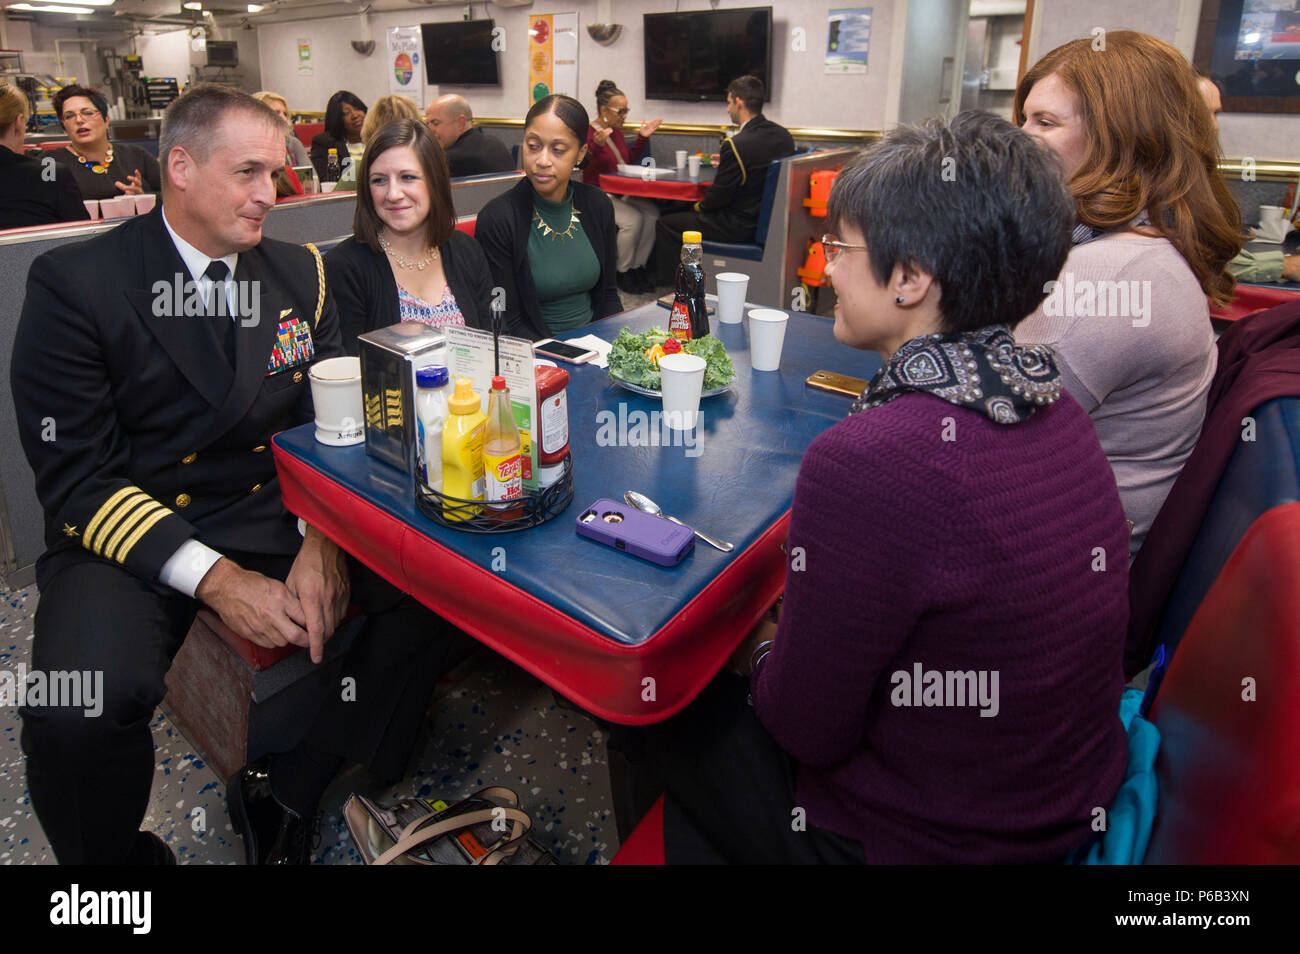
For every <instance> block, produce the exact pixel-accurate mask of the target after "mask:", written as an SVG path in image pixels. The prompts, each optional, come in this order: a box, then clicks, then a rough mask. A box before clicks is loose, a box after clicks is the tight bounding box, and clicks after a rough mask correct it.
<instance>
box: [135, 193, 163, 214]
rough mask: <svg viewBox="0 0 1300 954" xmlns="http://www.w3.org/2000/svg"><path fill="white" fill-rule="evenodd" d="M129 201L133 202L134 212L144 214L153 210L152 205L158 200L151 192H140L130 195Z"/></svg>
mask: <svg viewBox="0 0 1300 954" xmlns="http://www.w3.org/2000/svg"><path fill="white" fill-rule="evenodd" d="M131 201H132V202H134V203H135V214H136V215H144V214H145V213H146V212H152V211H153V207H154V206H155V205H156V204H157V202H158V197H157V196H156V195H154V194H153V193H152V192H141V193H140V194H139V195H133V196H131Z"/></svg>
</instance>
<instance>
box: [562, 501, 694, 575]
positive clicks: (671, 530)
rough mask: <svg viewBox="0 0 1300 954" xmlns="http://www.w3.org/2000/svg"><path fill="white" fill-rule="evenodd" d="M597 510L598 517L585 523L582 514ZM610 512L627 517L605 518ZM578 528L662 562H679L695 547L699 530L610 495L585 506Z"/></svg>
mask: <svg viewBox="0 0 1300 954" xmlns="http://www.w3.org/2000/svg"><path fill="white" fill-rule="evenodd" d="M593 512H594V513H595V514H596V517H595V519H594V520H591V521H590V522H588V523H583V521H582V518H583V517H585V516H586V515H587V514H588V513H593ZM607 513H617V514H619V515H620V516H622V518H623V519H622V520H621V521H619V522H618V523H608V522H606V521H605V520H603V519H602V517H603V516H604V515H605V514H607ZM577 530H578V535H579V536H583V537H588V538H590V539H592V540H595V541H597V542H598V543H603V544H605V546H607V547H613V548H614V549H615V550H622V551H624V552H625V553H630V554H632V556H635V557H640V558H641V559H642V560H649V561H650V562H651V563H658V564H659V565H660V566H676V565H677V564H678V563H681V562H682V559H683V558H684V557H685V556H686V554H688V553H690V552H691V551H692V550H693V549H695V531H694V530H692V529H691V528H690V527H683V526H682V525H681V524H677V523H673V522H672V521H670V520H665V519H664V518H663V517H654V516H651V515H650V514H648V513H642V512H641V511H640V510H637V509H636V508H635V507H629V506H627V505H626V504H621V503H617V502H616V501H613V500H610V499H609V498H608V497H602V498H601V499H600V500H597V501H596V502H595V503H594V504H592V505H591V506H590V507H584V508H583V509H582V512H581V513H580V514H578V522H577Z"/></svg>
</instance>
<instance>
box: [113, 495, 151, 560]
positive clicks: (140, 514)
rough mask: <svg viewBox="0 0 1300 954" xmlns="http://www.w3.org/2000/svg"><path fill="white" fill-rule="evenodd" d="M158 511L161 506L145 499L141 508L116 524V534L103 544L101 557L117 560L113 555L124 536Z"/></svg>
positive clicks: (149, 499)
mask: <svg viewBox="0 0 1300 954" xmlns="http://www.w3.org/2000/svg"><path fill="white" fill-rule="evenodd" d="M160 509H164V508H163V505H162V504H160V503H159V502H158V501H156V500H154V499H152V498H146V499H145V504H144V506H143V507H137V508H136V509H135V510H133V511H132V512H131V513H130V514H129V515H128V516H127V517H125V518H124V519H123V520H122V521H121V522H120V523H119V524H118V527H117V532H116V533H114V534H113V535H112V536H111V537H109V540H108V542H107V543H106V544H104V552H103V556H106V557H108V559H110V560H114V559H117V558H116V556H115V555H114V554H115V552H116V550H117V548H118V546H119V545H120V544H121V543H122V540H123V539H125V538H126V535H127V534H128V533H130V532H131V531H132V530H134V529H135V528H136V527H137V526H139V524H140V521H141V520H143V519H144V518H145V517H147V516H149V514H151V513H153V512H154V511H155V510H160Z"/></svg>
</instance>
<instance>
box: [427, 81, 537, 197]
mask: <svg viewBox="0 0 1300 954" xmlns="http://www.w3.org/2000/svg"><path fill="white" fill-rule="evenodd" d="M424 121H425V123H426V124H427V125H428V127H429V129H430V130H432V131H433V134H434V135H435V136H437V137H438V142H440V143H442V150H443V152H445V153H446V154H447V165H448V166H450V167H451V177H452V178H453V179H455V178H457V177H458V176H479V175H483V174H484V173H488V172H513V171H514V170H515V169H516V168H517V166H516V165H515V161H514V160H513V159H511V158H510V150H509V149H507V148H506V147H505V145H504V144H503V143H501V142H500V141H498V140H496V139H493V138H492V137H491V136H489V135H488V134H487V133H485V132H484V131H483V130H482V129H480V128H479V127H477V126H475V125H474V113H473V112H471V110H470V108H469V103H468V102H467V101H466V99H465V97H464V96H457V95H455V94H454V93H448V94H447V95H446V96H439V97H438V98H437V99H435V100H434V101H433V102H432V103H430V104H429V105H428V107H427V108H426V109H425V110H424Z"/></svg>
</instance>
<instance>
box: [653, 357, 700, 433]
mask: <svg viewBox="0 0 1300 954" xmlns="http://www.w3.org/2000/svg"><path fill="white" fill-rule="evenodd" d="M706 364H707V362H706V361H705V360H704V359H703V358H701V357H698V356H697V355H693V354H686V353H685V352H681V353H679V354H666V355H664V356H663V357H661V358H660V359H659V380H660V386H661V387H662V389H663V396H664V423H665V424H666V425H667V426H668V427H670V428H672V429H673V430H675V431H689V430H691V429H692V428H693V427H695V422H696V420H697V419H698V418H699V415H700V392H701V391H702V390H703V389H704V368H705V366H706Z"/></svg>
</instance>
